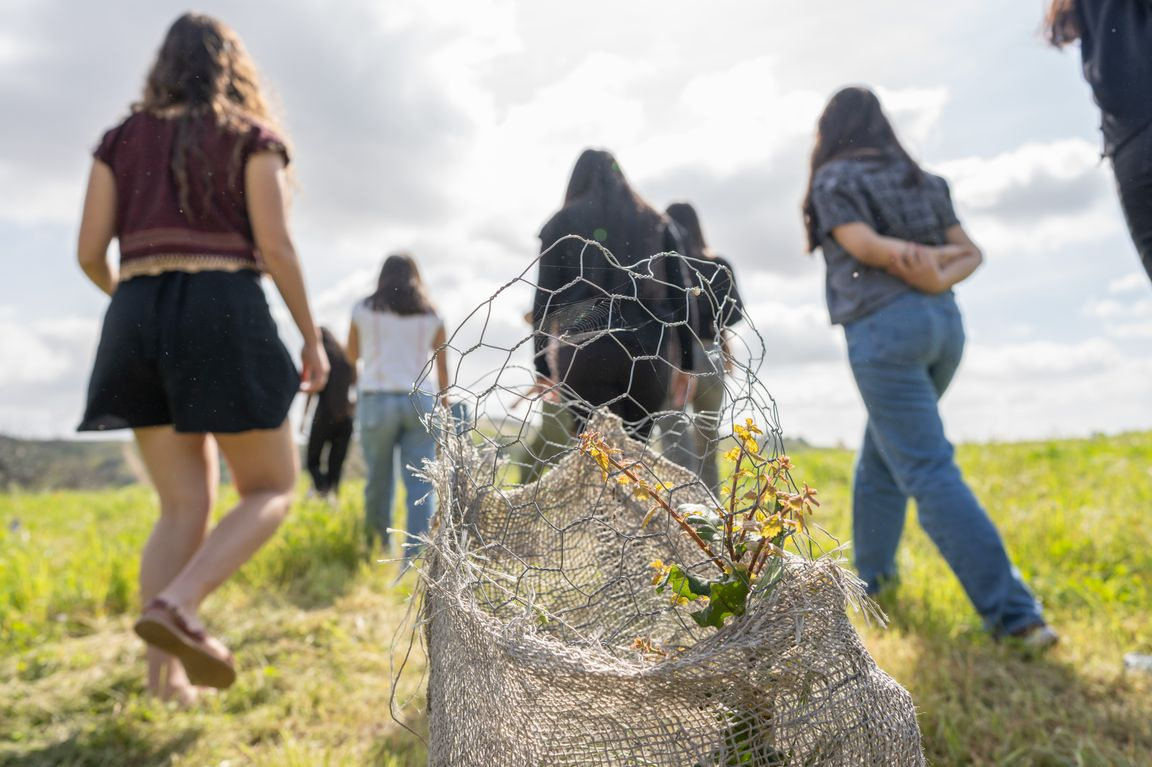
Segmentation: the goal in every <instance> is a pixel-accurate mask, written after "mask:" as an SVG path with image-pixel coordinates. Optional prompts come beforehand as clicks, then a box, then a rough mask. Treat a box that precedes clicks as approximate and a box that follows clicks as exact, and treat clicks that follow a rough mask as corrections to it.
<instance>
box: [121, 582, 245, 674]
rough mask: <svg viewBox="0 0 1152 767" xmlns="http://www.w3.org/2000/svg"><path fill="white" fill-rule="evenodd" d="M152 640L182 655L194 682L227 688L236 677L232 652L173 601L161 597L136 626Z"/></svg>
mask: <svg viewBox="0 0 1152 767" xmlns="http://www.w3.org/2000/svg"><path fill="white" fill-rule="evenodd" d="M134 629H135V631H136V634H137V636H139V637H140V638H141V639H143V640H144V641H145V642H147V643H148V644H150V645H152V646H153V647H156V648H157V649H160V650H163V651H164V652H167V653H171V654H172V655H174V656H176V657H177V658H179V659H180V662H181V663H182V664H183V666H184V670H185V672H187V674H188V681H189V682H191V683H192V684H193V685H205V686H207V687H215V688H218V689H223V688H225V687H229V686H230V685H231V684H232V683H233V682H235V681H236V668H235V666H234V665H233V661H232V654H231V653H230V652H228V648H227V647H225V646H224V645H223V644H222V643H221V642H220V641H219V640H217V639H216V638H215V637H212V636H210V635H209V634H208V633H207V632H205V631H204V629H203V627H201V626H198V625H193V623H192V622H191V621H190V620H189V619H188V618H186V617H185V615H184V614H183V613H181V612H180V610H179V608H177V607H176V606H175V605H173V604H171V603H170V602H168V601H166V600H164V599H161V598H159V597H157V598H156V599H153V600H152V601H151V602H149V603H148V606H147V607H145V608H144V612H143V614H141V616H140V619H139V620H137V621H136V625H135V626H134Z"/></svg>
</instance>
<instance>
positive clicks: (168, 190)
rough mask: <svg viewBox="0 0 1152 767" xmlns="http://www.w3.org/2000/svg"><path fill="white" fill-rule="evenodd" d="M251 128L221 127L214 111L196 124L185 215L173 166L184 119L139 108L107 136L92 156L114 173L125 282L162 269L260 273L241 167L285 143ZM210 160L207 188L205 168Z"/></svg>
mask: <svg viewBox="0 0 1152 767" xmlns="http://www.w3.org/2000/svg"><path fill="white" fill-rule="evenodd" d="M246 124H247V126H248V127H247V130H241V131H239V132H238V131H236V130H234V129H231V128H228V127H221V126H219V125H217V123H216V120H215V118H214V117H213V116H211V115H205V116H204V117H202V118H200V119H199V120H198V121H197V122H195V123H193V130H194V133H193V141H192V144H191V145H190V146H189V148H188V151H187V156H188V161H189V172H188V183H189V191H188V195H187V199H188V200H189V201H190V205H189V207H190V208H191V209H192V210H193V211H194V215H193V216H192V217H191V218H189V217H188V216H186V215H185V214H184V209H183V206H182V204H181V201H180V191H179V186H178V184H177V181H176V175H175V173H174V172H173V170H172V164H173V163H172V150H173V147H174V145H175V143H176V137H177V133H178V131H179V121H178V120H175V119H171V118H168V117H163V116H159V115H155V114H152V113H149V112H137V113H135V114H133V115H131V116H130V117H128V118H127V119H126V120H124V122H122V123H120V124H119V125H117V126H116V127H115V128H112V129H111V130H109V131H108V132H107V133H105V134H104V138H103V139H102V140H101V141H100V145H99V146H98V147H97V148H96V151H95V152H94V153H93V154H94V156H95V158H96V159H97V160H99V161H101V162H103V163H105V164H106V165H108V167H110V168H111V169H112V172H113V174H114V175H115V177H116V235H117V237H118V238H119V240H120V279H122V280H126V279H130V278H132V277H136V276H139V275H142V274H159V273H161V272H171V271H179V272H199V271H238V270H242V269H252V270H256V271H261V262H260V255H259V253H258V252H257V250H256V246H255V243H254V242H253V239H252V224H251V222H250V221H249V220H248V205H247V200H246V199H245V195H244V166H245V165H246V164H247V162H248V158H249V157H251V156H252V155H253V154H256V153H258V152H278V153H279V154H281V155H282V156H283V157H284V161H285V163H287V162H288V151H287V149H286V147H285V145H284V142H283V141H281V139H280V138H279V137H278V136H277V135H276V134H275V133H273V132H272V131H270V130H268V129H267V128H265V127H263V126H261V125H259V124H257V123H255V122H248V123H246ZM204 164H207V166H208V168H209V169H210V175H209V176H208V178H209V181H208V182H207V183H208V184H209V185H210V187H211V188H210V189H205V188H204V187H205V181H204V178H205V176H204V173H203V171H202V168H203V166H204Z"/></svg>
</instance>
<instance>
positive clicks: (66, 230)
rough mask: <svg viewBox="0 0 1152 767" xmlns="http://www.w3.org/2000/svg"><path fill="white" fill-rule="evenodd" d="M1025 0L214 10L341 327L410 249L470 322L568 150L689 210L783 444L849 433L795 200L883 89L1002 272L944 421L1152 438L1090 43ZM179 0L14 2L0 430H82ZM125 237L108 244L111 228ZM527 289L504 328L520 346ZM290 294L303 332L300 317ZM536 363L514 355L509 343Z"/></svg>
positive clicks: (848, 393) (0, 315) (954, 430)
mask: <svg viewBox="0 0 1152 767" xmlns="http://www.w3.org/2000/svg"><path fill="white" fill-rule="evenodd" d="M1042 7H1043V3H1042V2H1041V1H1040V0H1026V1H1025V2H1019V3H1004V2H1002V0H995V1H994V0H963V2H959V3H947V4H943V3H925V2H923V1H922V0H874V2H870V3H858V2H849V1H848V0H773V2H771V3H749V2H743V1H740V2H736V1H733V0H718V1H717V2H712V3H700V2H688V1H687V0H663V1H662V2H654V1H650V0H629V2H626V3H622V2H619V0H586V1H585V2H581V3H571V2H559V1H558V0H437V2H426V0H387V1H386V2H380V1H378V0H331V1H328V0H325V1H324V2H321V0H283V1H282V2H280V3H277V4H276V5H275V6H274V10H271V9H272V8H273V6H269V5H268V4H266V3H256V2H240V1H238V0H234V1H233V2H223V1H219V2H205V3H203V4H201V5H200V6H199V7H198V8H197V10H201V11H204V12H207V13H211V14H213V15H216V16H218V17H220V18H221V19H223V20H224V21H225V22H227V23H228V24H230V25H231V26H232V27H233V28H234V29H236V31H237V32H238V33H239V34H240V36H241V37H242V38H243V40H244V42H245V45H246V46H247V48H248V50H249V52H250V53H251V55H252V57H253V59H254V60H255V62H256V65H257V67H258V68H259V70H260V73H261V76H262V78H263V81H264V84H265V86H266V87H267V89H268V91H269V92H270V93H271V95H272V100H273V102H274V103H275V104H276V105H277V111H278V113H279V115H280V116H281V120H282V123H283V125H284V127H285V130H286V132H287V133H288V135H289V137H290V139H291V142H292V145H293V169H294V179H295V190H294V200H293V205H292V211H291V221H292V227H293V232H294V236H295V240H296V244H297V248H298V250H299V252H300V254H301V257H302V259H303V262H304V267H305V273H306V277H307V281H308V285H309V289H310V292H311V294H312V296H313V301H314V305H315V310H316V312H317V314H318V316H319V319H320V320H321V321H322V322H323V323H325V324H328V325H330V326H331V327H333V328H335V329H337V333H338V335H343V334H344V333H345V328H346V327H347V324H348V321H349V316H350V307H351V305H352V303H353V302H354V301H355V300H356V299H357V298H359V297H362V296H363V295H366V294H367V293H368V292H370V291H371V289H372V287H373V285H374V281H375V277H376V274H377V272H378V270H379V266H380V263H381V262H382V259H383V258H384V257H385V256H386V255H387V254H388V253H390V252H393V251H396V250H402V249H403V250H408V251H410V252H411V253H412V254H413V255H414V256H415V257H416V258H417V260H418V261H419V263H420V264H421V267H422V269H423V271H424V276H425V280H426V281H427V283H428V285H429V290H430V292H431V294H432V297H433V299H434V301H435V302H436V303H437V304H438V306H439V307H440V310H441V313H442V314H443V315H444V317H445V319H446V322H447V324H448V326H449V330H450V332H451V330H452V328H453V327H454V325H455V324H456V323H460V322H461V321H463V320H464V319H465V318H466V317H467V316H468V314H469V312H470V311H471V310H472V309H473V308H474V307H476V306H477V305H479V304H480V303H481V302H482V301H483V300H484V299H485V298H486V297H487V296H489V295H491V294H492V293H494V292H495V291H496V290H497V289H498V288H499V287H500V286H501V285H502V284H504V283H505V282H507V281H508V280H510V279H512V278H514V277H515V276H516V275H518V274H520V273H521V272H522V271H524V270H525V269H526V268H527V267H528V266H529V265H530V264H531V262H532V259H533V258H534V257H535V256H536V254H537V252H538V249H539V242H538V240H537V239H536V234H537V232H538V231H539V229H540V227H541V225H542V224H543V223H544V222H545V221H546V220H547V219H548V218H549V216H550V215H551V214H552V213H553V212H554V211H555V210H556V209H557V208H558V207H559V205H560V202H561V198H562V195H563V192H564V188H565V185H566V183H567V177H568V174H569V173H570V171H571V168H572V165H573V163H574V162H575V159H576V157H577V156H578V154H579V153H580V151H581V150H582V149H583V148H585V147H589V146H597V147H606V148H609V149H611V150H612V151H613V152H614V153H615V154H616V156H617V158H618V160H619V162H620V164H621V166H622V168H623V169H624V171H625V173H626V174H627V175H628V177H629V178H630V180H631V181H632V183H633V185H634V186H635V187H636V188H637V189H638V191H640V192H641V194H643V195H644V196H645V197H646V198H647V199H648V200H649V201H650V202H652V204H654V205H656V206H658V207H661V208H662V207H664V206H666V205H667V204H668V203H669V202H673V201H677V200H688V201H691V202H692V203H693V204H694V205H695V206H696V208H697V210H698V211H699V213H700V216H701V220H702V222H703V225H704V231H705V235H706V236H707V238H708V240H709V243H710V245H711V246H712V247H713V248H714V249H715V250H716V251H718V252H720V253H722V254H724V255H725V256H727V257H728V259H729V260H730V261H731V262H732V264H733V266H734V268H735V270H736V273H737V277H738V279H739V280H740V284H741V292H742V293H743V295H744V296H745V299H746V301H747V302H748V304H749V312H750V316H751V319H752V321H753V323H754V325H755V326H756V328H757V329H758V330H759V332H760V333H761V334H762V335H763V337H764V341H765V344H766V351H767V355H766V359H765V362H764V365H763V367H762V368H761V371H760V376H761V378H762V380H763V383H764V385H765V386H766V387H767V389H768V390H769V391H770V392H771V393H772V395H773V396H774V398H775V400H776V404H777V410H778V413H779V420H780V424H781V426H782V428H783V430H784V432H785V434H786V435H789V436H793V437H803V438H805V439H808V440H809V441H811V442H814V443H817V444H845V445H853V444H855V443H856V442H857V441H858V440H859V436H860V434H861V432H862V429H863V425H864V420H865V415H864V409H863V406H862V405H861V403H860V400H859V396H858V394H857V392H856V390H855V387H854V386H853V383H852V379H851V374H850V372H849V369H848V364H847V360H846V354H845V347H844V341H843V335H842V332H841V331H840V330H839V328H835V327H832V326H830V325H829V322H828V317H827V312H826V309H825V306H824V298H823V277H824V268H823V262H822V260H821V259H820V257H819V255H817V256H816V257H811V256H808V255H806V254H805V253H804V248H803V228H802V223H801V220H800V216H799V202H800V198H801V196H802V194H803V191H804V184H805V181H806V174H807V159H808V155H809V153H810V151H811V146H812V140H813V130H814V125H815V120H816V117H817V115H818V114H819V112H820V110H821V108H822V106H823V104H824V103H825V102H826V101H827V99H828V97H829V96H830V95H831V94H832V93H833V92H834V91H835V90H836V89H838V88H839V87H841V86H843V85H846V84H858V83H862V84H866V85H869V86H871V87H873V88H875V89H876V90H877V91H878V93H879V94H880V96H881V99H882V101H883V102H884V104H885V106H886V108H887V110H888V112H889V114H890V116H891V117H892V119H893V121H894V123H895V124H896V126H897V130H898V132H899V133H900V135H901V137H902V139H903V141H904V142H905V144H906V146H907V147H908V149H909V150H910V151H911V152H912V154H913V155H914V156H915V157H916V158H917V159H918V160H919V161H920V162H921V163H922V164H923V165H924V166H925V167H927V168H928V169H930V170H932V171H934V172H937V173H940V174H942V175H944V176H945V177H946V178H947V179H948V180H949V181H950V183H951V184H952V191H953V197H954V199H955V202H956V206H957V210H958V212H959V215H960V217H961V220H962V221H963V223H964V225H965V228H966V229H967V230H968V232H969V233H970V235H971V236H972V237H973V239H975V240H976V241H977V242H978V243H979V244H980V245H981V246H982V247H983V249H984V251H985V256H986V264H985V266H984V267H983V268H982V269H981V270H980V271H979V272H977V273H976V275H975V276H973V277H972V278H971V279H970V280H969V281H967V282H965V283H963V284H962V285H960V286H959V287H958V288H957V296H958V301H959V303H960V306H961V308H962V311H963V312H964V314H965V319H966V324H967V331H968V347H967V350H966V355H965V361H964V363H963V365H962V366H961V369H960V372H959V374H958V376H957V378H956V379H955V381H954V383H953V386H952V389H951V390H950V391H949V392H948V394H947V395H946V396H945V398H944V400H943V402H942V410H943V413H944V419H945V423H946V426H947V430H948V433H949V435H950V436H951V437H952V438H953V439H955V440H961V441H989V440H1017V439H1034V438H1049V437H1054V436H1078V435H1088V434H1094V433H1116V432H1121V431H1126V430H1134V429H1149V428H1152V396H1150V395H1149V394H1148V390H1147V387H1148V382H1149V381H1150V380H1152V286H1150V285H1149V282H1148V280H1147V278H1146V277H1145V276H1144V274H1143V271H1142V270H1141V269H1140V268H1139V262H1138V259H1137V257H1136V254H1135V251H1134V249H1133V248H1132V245H1131V243H1130V241H1129V240H1128V238H1127V232H1126V229H1125V226H1124V221H1123V217H1122V215H1121V212H1120V209H1119V206H1118V204H1117V202H1116V199H1115V192H1114V188H1113V181H1112V178H1111V174H1110V169H1109V167H1108V166H1107V165H1106V164H1105V163H1102V162H1101V161H1100V158H1099V150H1100V139H1099V134H1098V130H1097V123H1098V113H1097V111H1096V109H1095V107H1094V106H1093V104H1092V102H1091V96H1090V93H1089V90H1088V88H1087V86H1086V85H1085V84H1084V83H1083V81H1082V79H1081V76H1080V71H1079V60H1078V54H1077V52H1076V51H1075V50H1069V51H1065V52H1063V53H1061V52H1057V51H1054V50H1051V49H1049V48H1047V47H1046V46H1045V45H1044V44H1043V42H1042V40H1041V38H1040V35H1039V17H1040V14H1041V11H1042ZM184 10H187V8H185V7H184V6H181V5H177V4H174V3H171V2H167V0H107V1H106V2H103V3H80V2H67V1H65V0H0V104H4V115H5V117H4V119H2V120H0V264H3V271H2V272H0V275H2V278H0V432H3V433H9V434H17V435H22V436H37V437H48V436H69V435H71V434H72V431H73V429H74V427H75V424H76V423H77V421H78V420H79V417H80V414H81V411H82V408H83V399H84V388H85V386H86V379H87V375H88V372H89V368H90V364H91V360H92V356H93V353H94V350H95V344H96V339H97V336H98V330H99V323H100V320H101V315H102V312H103V310H104V308H105V306H106V301H107V299H106V298H105V297H104V296H103V295H102V294H100V293H99V292H98V291H97V290H96V289H95V288H94V287H92V286H91V285H90V284H88V283H87V282H86V281H85V280H84V278H83V276H82V274H81V273H80V271H79V269H78V268H77V267H76V266H75V239H76V232H77V228H78V223H79V211H80V204H81V200H82V194H83V188H84V182H85V179H86V175H87V172H88V167H89V164H90V162H91V159H90V153H91V150H92V148H93V147H94V146H95V144H96V143H97V141H98V140H99V138H100V136H101V134H102V133H103V131H104V130H106V129H107V128H109V127H111V126H112V125H114V124H115V123H116V122H117V121H118V120H119V119H121V118H122V117H123V116H124V115H125V114H126V113H127V109H128V106H129V104H130V103H131V102H132V101H133V100H135V99H136V98H137V97H138V95H139V91H140V88H141V86H142V83H143V79H144V75H145V72H146V70H147V68H148V67H149V65H150V63H151V61H152V58H153V57H154V55H155V51H156V49H157V47H158V46H159V43H160V41H161V39H162V36H163V34H164V32H165V30H166V29H167V26H168V25H169V24H170V23H171V21H172V20H173V19H174V18H175V17H176V16H177V15H179V14H180V13H181V12H183V11H184ZM113 251H115V245H113ZM529 301H530V298H529V295H528V293H527V292H523V294H522V295H520V294H516V293H515V292H513V293H512V294H509V300H508V301H505V302H503V303H502V304H501V306H502V310H501V312H502V313H501V314H500V315H499V316H497V317H494V318H493V325H494V326H495V327H496V328H497V329H498V330H499V331H500V332H503V333H505V334H515V333H521V334H522V331H523V327H522V326H520V325H518V323H520V319H519V317H520V314H521V313H522V312H523V311H525V310H526V309H527V308H528V307H529ZM274 310H275V312H276V314H277V316H278V318H279V319H280V320H281V326H282V333H283V336H284V338H285V340H286V342H287V343H288V344H289V345H290V348H293V349H295V348H296V347H297V345H298V337H297V336H296V333H295V330H294V328H292V327H291V324H290V323H289V322H287V321H286V320H287V315H286V313H285V312H284V310H283V307H282V306H281V305H279V304H276V305H275V306H274ZM521 362H526V360H521Z"/></svg>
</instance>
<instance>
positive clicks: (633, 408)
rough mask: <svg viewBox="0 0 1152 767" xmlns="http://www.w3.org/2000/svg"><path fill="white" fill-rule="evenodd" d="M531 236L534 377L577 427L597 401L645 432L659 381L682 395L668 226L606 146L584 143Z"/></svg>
mask: <svg viewBox="0 0 1152 767" xmlns="http://www.w3.org/2000/svg"><path fill="white" fill-rule="evenodd" d="M572 235H575V236H572ZM540 244H541V251H542V252H541V256H540V261H539V269H540V271H539V278H538V280H537V290H536V297H535V301H534V302H533V307H532V316H533V318H534V325H535V330H536V336H535V338H536V344H535V347H536V372H537V375H538V378H539V381H540V383H541V385H542V386H547V387H551V386H554V385H556V384H563V393H564V395H565V396H566V397H567V398H569V399H572V400H574V402H573V407H574V410H575V411H576V415H577V423H576V425H575V427H576V429H577V430H579V429H580V428H581V425H582V423H583V420H584V419H585V418H586V417H587V415H588V410H589V409H590V408H595V407H600V406H606V407H608V408H609V409H610V410H611V411H612V412H614V413H616V414H617V415H619V416H620V417H621V418H622V419H623V420H624V422H625V423H626V424H627V426H628V428H629V429H631V430H632V432H633V433H634V434H636V435H637V436H639V437H640V438H642V439H647V437H648V434H649V433H650V431H651V429H652V420H651V415H652V414H653V413H656V412H658V411H659V410H660V409H661V408H662V407H663V405H664V402H665V399H666V398H667V396H668V391H669V386H670V385H674V388H675V389H676V390H678V391H680V392H681V394H680V395H679V399H680V401H681V402H682V401H683V398H684V393H686V390H687V371H689V370H692V346H693V344H692V339H693V336H694V331H693V328H692V327H690V325H689V320H691V319H692V318H693V317H694V312H693V310H692V301H691V294H690V292H689V291H688V289H687V285H688V282H687V280H688V274H687V269H686V268H685V267H684V264H683V259H682V258H681V257H679V256H678V255H669V254H670V253H678V252H681V244H680V240H679V237H678V236H677V234H676V231H675V228H674V226H673V225H672V224H671V223H670V222H669V221H668V219H667V217H665V216H663V215H662V214H661V213H660V212H659V211H657V210H655V209H654V208H653V207H652V206H651V205H649V204H648V203H647V202H645V201H644V200H643V199H642V198H641V197H640V195H638V194H637V193H636V192H635V191H633V189H632V187H631V186H629V184H628V181H627V180H626V179H625V178H624V174H623V173H622V172H621V171H620V166H619V165H618V164H617V163H616V159H615V158H614V157H613V156H612V155H611V154H610V153H609V152H606V151H604V150H602V149H586V150H585V151H584V152H583V154H581V155H580V158H579V159H578V160H577V161H576V167H575V168H574V169H573V170H572V177H571V179H570V180H569V182H568V190H567V193H566V194H565V196H564V207H563V208H561V209H560V211H559V212H557V213H556V215H554V216H553V217H552V218H551V219H550V220H549V221H548V223H547V224H545V225H544V228H543V229H542V230H541V232H540ZM676 323H678V324H676ZM673 379H675V381H673Z"/></svg>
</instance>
